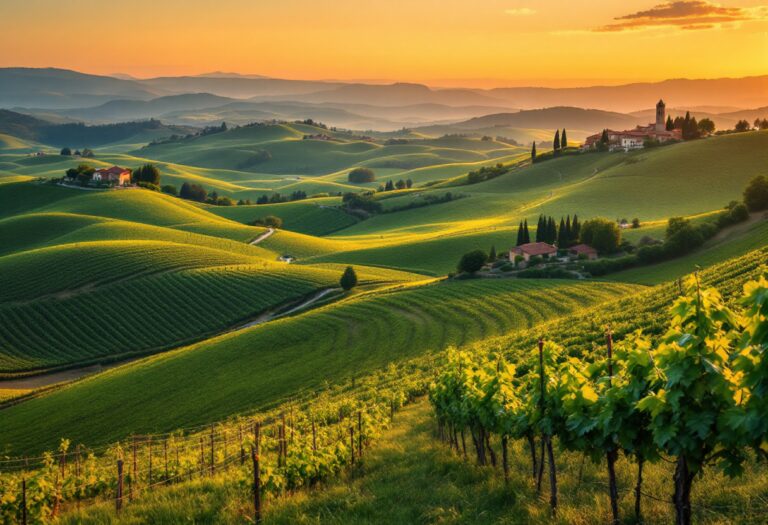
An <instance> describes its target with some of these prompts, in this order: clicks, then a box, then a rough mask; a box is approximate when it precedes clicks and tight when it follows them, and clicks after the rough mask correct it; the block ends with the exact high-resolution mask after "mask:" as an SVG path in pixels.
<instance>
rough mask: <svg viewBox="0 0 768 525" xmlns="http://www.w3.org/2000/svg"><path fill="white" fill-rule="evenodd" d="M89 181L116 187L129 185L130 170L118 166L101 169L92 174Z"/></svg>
mask: <svg viewBox="0 0 768 525" xmlns="http://www.w3.org/2000/svg"><path fill="white" fill-rule="evenodd" d="M91 180H92V181H93V182H97V183H102V184H105V183H110V182H111V183H113V184H115V185H117V186H125V185H127V184H130V183H131V170H129V169H127V168H121V167H119V166H112V167H111V168H101V169H98V170H96V171H94V172H93V176H92V177H91Z"/></svg>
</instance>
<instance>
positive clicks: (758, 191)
mask: <svg viewBox="0 0 768 525" xmlns="http://www.w3.org/2000/svg"><path fill="white" fill-rule="evenodd" d="M744 204H746V205H747V209H748V210H749V211H760V210H768V177H765V176H764V175H758V176H757V177H755V178H754V179H752V180H751V181H749V184H748V185H747V189H745V190H744Z"/></svg>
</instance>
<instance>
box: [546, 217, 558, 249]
mask: <svg viewBox="0 0 768 525" xmlns="http://www.w3.org/2000/svg"><path fill="white" fill-rule="evenodd" d="M555 240H557V224H555V218H554V217H551V216H550V217H549V218H548V219H547V237H546V238H545V239H544V242H546V243H549V244H554V242H555Z"/></svg>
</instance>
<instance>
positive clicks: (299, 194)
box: [256, 190, 307, 204]
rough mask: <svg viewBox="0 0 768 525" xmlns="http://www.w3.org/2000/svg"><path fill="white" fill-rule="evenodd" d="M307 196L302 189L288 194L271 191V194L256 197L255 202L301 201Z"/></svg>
mask: <svg viewBox="0 0 768 525" xmlns="http://www.w3.org/2000/svg"><path fill="white" fill-rule="evenodd" d="M306 198H307V192H306V191H302V190H296V191H292V192H291V193H289V194H288V195H281V194H280V193H273V194H272V195H271V196H267V194H264V195H262V196H261V197H259V198H258V199H256V204H279V203H281V202H292V201H301V200H304V199H306Z"/></svg>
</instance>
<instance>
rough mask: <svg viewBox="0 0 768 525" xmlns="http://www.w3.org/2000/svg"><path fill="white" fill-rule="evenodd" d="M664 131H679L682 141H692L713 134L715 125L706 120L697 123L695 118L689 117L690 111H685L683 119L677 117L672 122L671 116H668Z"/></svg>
mask: <svg viewBox="0 0 768 525" xmlns="http://www.w3.org/2000/svg"><path fill="white" fill-rule="evenodd" d="M666 129H667V131H672V130H675V129H679V130H680V131H681V132H682V135H683V139H684V140H693V139H698V138H700V137H702V136H704V135H711V134H712V133H714V132H715V123H714V122H712V120H710V119H708V118H703V119H701V120H700V121H697V120H696V117H692V116H691V112H690V111H686V112H685V116H684V117H681V116H679V115H678V116H677V117H675V118H674V120H673V119H672V117H671V116H668V117H667V124H666Z"/></svg>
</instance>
